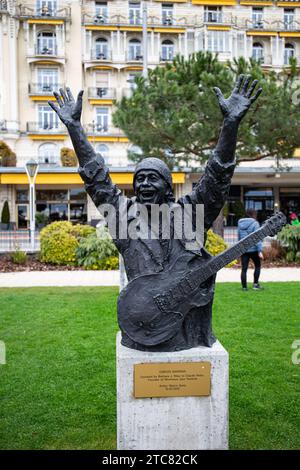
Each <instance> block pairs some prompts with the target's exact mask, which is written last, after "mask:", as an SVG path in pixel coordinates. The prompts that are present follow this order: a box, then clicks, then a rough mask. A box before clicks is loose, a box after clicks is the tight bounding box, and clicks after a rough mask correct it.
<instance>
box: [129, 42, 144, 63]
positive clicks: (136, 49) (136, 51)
mask: <svg viewBox="0 0 300 470" xmlns="http://www.w3.org/2000/svg"><path fill="white" fill-rule="evenodd" d="M128 58H129V60H141V59H142V58H143V56H142V44H141V41H140V40H139V39H130V41H129V50H128Z"/></svg>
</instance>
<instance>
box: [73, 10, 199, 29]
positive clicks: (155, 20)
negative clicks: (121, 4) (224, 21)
mask: <svg viewBox="0 0 300 470" xmlns="http://www.w3.org/2000/svg"><path fill="white" fill-rule="evenodd" d="M197 18H198V20H197V23H195V20H196V17H194V18H193V19H188V18H186V17H181V16H180V17H177V18H175V17H170V18H164V17H161V16H148V26H149V27H153V26H185V25H193V24H198V25H201V24H202V23H203V17H202V16H201V17H200V16H198V17H197ZM82 22H83V24H86V25H92V24H98V25H101V24H107V25H113V26H141V27H142V19H141V18H135V19H134V20H133V19H132V18H130V17H128V16H123V15H112V16H103V17H102V15H100V18H99V16H96V15H95V13H94V12H89V13H84V14H83V17H82Z"/></svg>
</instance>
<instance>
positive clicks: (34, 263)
mask: <svg viewBox="0 0 300 470" xmlns="http://www.w3.org/2000/svg"><path fill="white" fill-rule="evenodd" d="M249 267H252V265H251V262H250V265H249ZM262 267H263V268H264V269H265V268H299V267H300V266H299V263H287V262H286V261H284V260H281V261H272V262H270V261H263V262H262ZM231 269H241V265H240V263H238V264H236V265H234V266H233V267H232V268H231ZM81 270H82V268H81V267H78V266H57V265H53V264H47V263H41V262H40V261H39V260H38V258H37V256H36V255H28V256H27V262H26V264H16V263H13V262H12V261H11V259H10V256H9V255H8V254H5V255H0V273H10V272H20V271H81Z"/></svg>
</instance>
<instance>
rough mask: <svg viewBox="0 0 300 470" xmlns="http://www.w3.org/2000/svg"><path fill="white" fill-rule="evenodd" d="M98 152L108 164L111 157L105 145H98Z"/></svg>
mask: <svg viewBox="0 0 300 470" xmlns="http://www.w3.org/2000/svg"><path fill="white" fill-rule="evenodd" d="M96 152H97V153H100V154H101V155H102V157H103V158H104V160H105V163H108V157H109V148H108V146H107V145H105V144H98V145H97V147H96Z"/></svg>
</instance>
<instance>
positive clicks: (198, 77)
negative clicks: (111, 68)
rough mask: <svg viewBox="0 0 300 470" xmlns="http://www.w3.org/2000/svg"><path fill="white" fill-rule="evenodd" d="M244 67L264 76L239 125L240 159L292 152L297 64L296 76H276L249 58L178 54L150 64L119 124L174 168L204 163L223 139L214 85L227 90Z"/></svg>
mask: <svg viewBox="0 0 300 470" xmlns="http://www.w3.org/2000/svg"><path fill="white" fill-rule="evenodd" d="M240 72H244V73H248V74H249V75H251V77H252V78H258V79H259V81H260V86H262V88H263V93H262V95H261V96H260V98H259V100H258V101H257V103H256V104H255V106H254V107H253V109H252V110H251V111H250V112H249V113H248V115H247V117H246V118H245V120H244V121H243V122H242V124H241V126H240V131H239V141H238V143H237V152H236V154H237V159H238V160H239V161H253V160H258V159H261V158H264V157H268V156H274V157H276V158H278V159H279V158H287V157H291V156H292V155H293V152H294V149H295V147H297V146H299V145H300V133H299V124H300V106H299V105H298V103H297V102H293V101H295V100H293V99H292V97H293V96H295V95H294V94H295V83H296V78H297V74H296V71H295V68H293V66H291V69H290V73H289V75H287V74H282V75H281V76H277V75H276V74H275V73H274V72H269V73H264V71H263V70H262V68H261V66H260V65H259V64H258V63H257V62H253V61H250V62H246V61H245V60H244V59H240V60H238V61H235V62H234V63H232V64H230V63H229V64H222V63H220V62H219V61H218V58H217V56H215V55H212V54H211V53H209V52H206V53H204V52H198V53H196V54H192V55H191V56H190V57H189V59H184V58H183V57H180V56H177V57H176V58H175V59H174V60H173V62H172V63H168V64H166V65H165V66H164V67H157V68H155V69H154V70H150V71H149V75H148V79H147V80H145V79H144V78H143V77H137V78H136V79H135V83H136V89H135V90H134V91H133V94H132V96H131V97H129V98H125V97H124V98H123V99H122V100H121V101H120V102H119V103H117V109H116V111H115V113H114V116H113V121H114V124H115V125H116V126H118V127H119V128H121V129H122V130H123V131H124V132H125V134H126V135H127V136H128V138H129V139H130V141H131V142H132V143H133V144H135V145H137V146H138V147H140V148H141V149H142V150H143V154H144V155H147V156H154V155H155V156H158V157H160V158H162V159H163V160H164V161H166V162H167V163H168V164H169V166H170V167H171V168H173V167H174V166H190V165H193V166H195V167H196V168H198V167H199V166H200V165H201V164H203V163H204V162H205V161H206V160H207V158H208V157H209V154H210V150H211V149H213V148H214V146H215V145H216V142H217V138H218V133H219V127H220V125H221V121H222V117H221V113H220V110H219V108H218V102H217V99H216V97H215V95H214V92H213V87H219V88H220V89H221V90H222V92H223V93H224V95H226V94H227V93H228V92H229V91H230V90H231V89H232V87H233V84H234V81H235V79H236V75H237V74H238V73H240ZM141 158H142V156H141V155H140V154H136V155H134V156H133V157H132V159H133V161H139V160H140V159H141Z"/></svg>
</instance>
